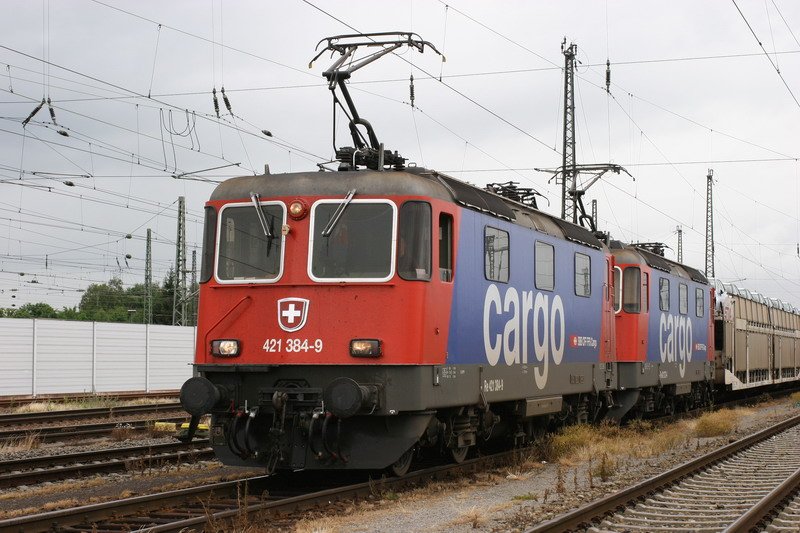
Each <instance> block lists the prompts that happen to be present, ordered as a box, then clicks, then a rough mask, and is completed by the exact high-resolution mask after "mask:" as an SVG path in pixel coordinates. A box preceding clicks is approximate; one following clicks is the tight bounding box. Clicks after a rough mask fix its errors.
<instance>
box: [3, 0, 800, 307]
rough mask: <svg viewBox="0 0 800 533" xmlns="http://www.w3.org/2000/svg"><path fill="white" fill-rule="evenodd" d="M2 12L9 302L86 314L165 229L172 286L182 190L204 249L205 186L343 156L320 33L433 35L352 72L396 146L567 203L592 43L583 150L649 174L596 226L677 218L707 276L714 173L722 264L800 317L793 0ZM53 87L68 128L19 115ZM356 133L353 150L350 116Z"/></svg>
mask: <svg viewBox="0 0 800 533" xmlns="http://www.w3.org/2000/svg"><path fill="white" fill-rule="evenodd" d="M315 6H316V7H315ZM737 6H738V9H737ZM4 7H5V8H6V9H5V16H4V17H2V19H0V35H2V38H1V39H0V91H2V94H0V136H1V138H2V141H1V142H0V180H2V182H0V290H2V292H0V307H10V306H11V305H12V304H16V305H17V306H19V305H21V304H23V303H26V302H35V301H46V302H48V303H50V304H51V305H53V306H54V307H56V308H60V307H63V306H73V305H76V304H77V302H78V301H79V300H80V296H81V292H79V291H80V289H82V288H85V287H86V286H87V285H88V284H89V283H93V282H106V281H108V279H109V278H110V277H111V276H113V275H117V276H120V277H121V278H122V280H123V282H124V283H125V284H126V285H132V284H135V283H141V282H143V280H144V259H145V240H144V238H145V232H146V229H147V228H152V230H153V232H154V239H155V240H154V245H153V255H154V263H153V264H154V266H153V269H154V277H155V279H156V280H161V279H163V277H164V275H165V273H166V272H167V269H168V268H169V267H170V266H171V265H172V264H173V263H174V258H175V249H174V242H175V236H176V223H175V221H176V215H177V198H178V196H180V195H184V196H186V201H187V212H188V215H187V240H188V242H189V250H190V252H189V254H190V257H191V250H192V248H194V247H199V242H200V237H201V227H202V221H201V214H202V207H203V203H204V202H205V201H206V199H207V198H208V196H209V195H210V194H211V191H212V190H213V186H214V184H213V183H209V181H210V180H222V179H225V178H226V177H231V176H235V175H242V174H247V173H253V172H257V173H262V172H263V169H264V165H265V164H269V166H270V169H271V171H272V172H273V173H276V172H290V171H303V170H315V169H316V163H318V162H321V161H325V160H327V159H330V158H332V156H333V148H332V139H331V125H332V112H331V97H330V93H329V91H328V90H327V87H326V85H325V83H324V80H323V78H322V77H321V73H322V71H323V70H325V69H326V68H327V67H328V66H329V64H330V62H331V57H330V56H329V55H324V56H323V57H322V58H320V59H319V60H318V61H317V62H316V63H315V64H314V65H313V67H312V68H311V69H309V68H308V62H309V60H310V59H311V58H312V57H313V56H314V55H315V51H314V47H315V46H316V44H317V42H318V41H319V40H320V39H321V38H323V37H326V36H330V35H337V34H342V33H351V32H353V31H354V30H353V29H355V30H357V31H359V32H376V31H391V30H400V31H414V32H417V33H419V34H420V35H421V36H422V38H424V39H426V40H428V41H430V42H431V43H433V44H434V45H435V46H436V47H437V48H438V49H439V50H440V51H441V52H443V53H444V55H445V56H446V58H447V61H446V62H444V63H442V61H441V59H440V57H439V56H437V55H436V54H435V53H432V52H431V51H428V50H426V52H425V53H424V54H422V55H421V54H419V53H417V52H412V51H403V52H402V53H401V54H400V56H399V57H396V56H389V57H386V58H384V59H382V60H381V61H379V62H377V63H375V64H372V65H370V66H368V67H366V68H364V69H363V70H361V71H359V72H358V73H357V74H356V75H355V76H354V78H353V81H352V85H351V87H352V94H353V97H354V99H355V100H356V104H357V106H358V108H359V111H360V113H361V115H362V116H363V117H365V118H367V119H368V120H369V121H370V122H371V123H372V124H373V125H374V127H375V130H376V132H377V134H378V137H379V138H380V140H381V141H382V142H384V143H385V145H386V147H387V148H390V149H392V150H398V151H399V152H400V153H401V154H402V155H404V156H405V157H407V158H409V160H410V161H413V162H415V163H417V164H418V165H424V166H426V167H429V168H434V169H437V170H440V171H445V172H447V173H450V174H452V175H454V176H456V177H458V178H461V179H464V180H467V181H470V182H472V183H475V184H479V185H484V184H486V183H488V182H500V181H508V180H513V181H518V182H520V186H525V187H533V188H535V189H537V190H539V191H540V192H541V193H542V194H544V195H545V196H546V197H547V199H548V200H549V205H548V203H547V202H546V201H540V205H542V206H543V208H544V209H545V210H546V211H549V212H551V213H555V214H558V213H560V189H559V188H558V187H557V186H556V185H555V184H554V183H550V182H548V179H549V177H550V176H549V175H547V174H544V173H540V172H536V171H535V170H534V168H554V167H557V166H559V165H560V164H561V155H560V152H561V135H562V133H561V132H562V124H561V115H562V108H561V106H562V99H563V98H562V92H563V69H562V67H563V56H562V55H561V42H562V40H563V39H564V38H565V37H566V39H567V41H568V42H575V43H576V44H577V46H578V58H579V60H580V62H581V65H580V66H579V68H578V71H577V74H576V85H577V87H576V129H577V137H578V144H577V152H578V157H577V159H578V162H579V163H604V162H614V163H618V164H621V165H623V166H624V167H625V168H626V169H627V170H628V171H629V172H630V173H631V174H632V175H633V176H634V178H635V180H634V179H631V178H630V177H628V176H625V175H608V176H606V177H605V178H604V179H603V180H601V181H600V182H599V183H598V184H596V185H594V186H593V187H592V188H591V189H590V190H589V192H588V194H587V197H586V204H587V206H588V205H589V204H590V202H591V200H592V199H596V200H597V202H598V211H599V220H600V224H599V225H600V228H601V229H604V230H607V231H610V232H611V234H612V235H613V236H614V237H615V238H618V239H620V240H624V241H629V242H632V241H646V242H652V241H659V242H664V243H665V244H666V245H668V246H669V247H670V248H669V249H668V250H667V256H668V257H671V258H673V259H674V258H675V257H676V253H677V235H676V226H678V225H681V226H682V227H683V246H684V258H685V262H686V263H688V264H690V265H693V266H695V267H697V268H700V269H701V270H702V269H703V268H704V261H705V260H704V251H705V243H704V238H705V202H706V199H705V197H706V193H705V191H706V174H707V171H708V169H709V168H712V169H713V170H714V177H715V180H716V181H715V185H714V186H715V191H714V207H715V215H714V216H715V237H716V274H717V277H718V278H720V279H723V280H738V279H746V280H745V281H740V282H738V284H739V285H743V286H747V287H749V288H751V289H755V290H757V291H759V292H761V293H763V294H765V295H768V296H773V297H779V298H782V299H785V300H787V301H789V302H791V303H793V304H795V305H798V306H800V254H799V251H800V248H799V246H800V245H798V242H800V186H799V184H798V183H799V182H800V165H799V164H798V161H797V158H798V156H800V146H799V145H798V144H799V141H800V131H799V130H800V103H798V99H800V42H799V41H798V39H800V3H798V2H792V1H788V0H774V1H773V0H767V1H766V2H764V1H762V0H737V2H736V3H733V2H731V1H723V0H715V1H707V2H697V1H694V0H687V1H672V2H656V1H642V0H630V1H591V2H590V1H573V2H550V1H543V0H542V1H518V2H511V1H504V2H498V1H493V2H477V1H469V2H468V1H456V2H452V3H451V4H447V5H446V4H445V3H442V2H438V1H434V0H425V1H422V0H417V1H393V2H384V1H381V2H378V1H374V0H373V1H364V2H357V1H353V0H348V1H327V2H323V1H322V0H313V1H311V2H305V1H302V0H286V1H280V2H278V1H274V2H256V1H241V2H233V1H226V2H220V1H219V0H212V1H202V2H201V1H185V2H178V1H170V2H163V1H161V2H152V1H137V2H120V1H114V0H108V1H107V2H106V1H104V2H98V1H91V0H74V1H73V0H69V1H55V0H44V1H43V2H32V1H29V0H19V1H7V2H5V3H4ZM323 10H324V11H325V12H327V14H326V13H325V12H323ZM739 10H741V13H740V11H739ZM754 34H755V36H754ZM759 41H760V43H761V44H762V45H763V49H762V47H761V46H760V45H759ZM607 59H610V61H611V64H612V66H611V71H612V74H611V76H612V84H611V90H610V93H606V91H605V63H606V60H607ZM43 60H44V61H47V62H49V66H48V64H46V63H43ZM776 67H777V69H779V71H780V74H779V73H778V72H777V71H776ZM412 73H413V74H414V78H415V88H416V91H415V93H416V94H415V96H416V98H415V104H416V108H414V109H412V108H411V107H410V106H409V105H408V103H409V88H408V85H409V82H408V78H409V75H410V74H412ZM431 76H432V77H431ZM440 77H441V80H440V79H439V78H440ZM223 86H224V87H225V91H226V94H227V96H228V98H229V101H230V104H231V108H232V111H233V116H232V115H231V114H230V113H228V111H227V109H226V108H225V105H224V102H223V100H222V98H221V94H220V90H221V88H222V87H223ZM213 88H216V89H217V92H218V96H220V98H219V104H220V107H221V109H220V113H221V118H220V119H218V118H217V116H216V114H215V112H214V107H213V99H212V96H211V91H212V89H213ZM148 95H149V97H148ZM43 97H44V98H47V97H49V98H50V99H51V101H52V104H53V108H54V111H55V114H56V123H57V125H54V124H52V122H51V118H50V115H49V112H48V109H47V107H46V106H45V107H44V108H42V109H41V110H40V111H39V112H38V113H37V114H36V115H35V116H34V117H33V118H32V119H31V120H30V122H29V123H28V125H27V127H25V128H23V126H22V124H21V123H22V121H23V119H25V118H26V117H27V116H28V115H29V114H30V113H31V111H33V110H34V108H35V107H36V105H37V104H38V103H39V102H40V101H41V100H42V98H43ZM342 124H343V123H342V121H339V125H340V126H342ZM59 130H61V132H62V134H60V133H59ZM261 130H268V131H270V132H271V133H272V134H273V136H272V137H266V136H265V135H263V134H262V133H261ZM63 133H66V134H68V137H67V136H64V135H63ZM338 139H339V141H338V144H339V145H343V144H351V143H350V142H348V140H349V139H348V137H346V130H345V129H344V127H343V126H342V127H340V128H339V132H338ZM234 164H238V167H239V168H237V167H236V166H227V167H225V168H217V169H215V170H210V171H206V172H198V171H203V170H204V169H210V168H214V167H223V166H225V165H234ZM173 176H178V177H179V178H180V177H183V179H176V178H174V177H173ZM186 178H195V179H191V180H189V179H186ZM198 179H199V180H209V181H198ZM331 179H335V175H333V174H332V175H331ZM65 182H70V183H72V184H73V185H72V186H69V185H67V184H66V183H65ZM127 234H130V235H131V237H132V238H131V239H127V238H126V235H127ZM198 253H199V249H198ZM126 255H130V256H131V257H130V258H129V259H127V258H126ZM21 274H24V275H21ZM34 280H35V281H37V282H38V283H31V282H32V281H34ZM13 289H17V290H15V291H14V290H13ZM12 296H16V298H12Z"/></svg>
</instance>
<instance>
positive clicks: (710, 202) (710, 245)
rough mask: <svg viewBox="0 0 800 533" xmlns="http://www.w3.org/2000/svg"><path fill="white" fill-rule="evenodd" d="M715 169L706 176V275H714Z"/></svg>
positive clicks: (709, 170) (708, 276)
mask: <svg viewBox="0 0 800 533" xmlns="http://www.w3.org/2000/svg"><path fill="white" fill-rule="evenodd" d="M713 187H714V171H713V170H712V169H710V168H709V169H708V175H707V176H706V277H707V278H713V277H714V196H713Z"/></svg>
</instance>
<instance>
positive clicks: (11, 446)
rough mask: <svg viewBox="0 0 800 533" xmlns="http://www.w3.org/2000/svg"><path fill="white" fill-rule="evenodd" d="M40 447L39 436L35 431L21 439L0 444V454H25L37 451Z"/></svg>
mask: <svg viewBox="0 0 800 533" xmlns="http://www.w3.org/2000/svg"><path fill="white" fill-rule="evenodd" d="M41 445H42V441H41V439H40V438H39V434H38V433H37V432H35V431H33V432H30V433H26V434H25V435H23V436H22V437H19V438H16V439H11V440H9V441H5V442H0V453H8V452H26V451H29V450H37V449H39V447H40V446H41Z"/></svg>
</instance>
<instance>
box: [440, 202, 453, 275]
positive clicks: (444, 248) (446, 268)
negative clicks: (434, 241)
mask: <svg viewBox="0 0 800 533" xmlns="http://www.w3.org/2000/svg"><path fill="white" fill-rule="evenodd" d="M439 279H440V280H442V281H447V282H450V281H453V216H452V215H448V214H447V213H441V214H440V215H439Z"/></svg>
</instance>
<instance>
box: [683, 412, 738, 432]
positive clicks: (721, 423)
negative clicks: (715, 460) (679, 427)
mask: <svg viewBox="0 0 800 533" xmlns="http://www.w3.org/2000/svg"><path fill="white" fill-rule="evenodd" d="M741 415H742V413H741V412H739V411H734V410H731V409H721V410H719V411H715V412H713V413H706V414H704V415H703V416H701V417H700V418H698V419H697V422H696V424H695V427H694V434H695V436H696V437H699V438H706V437H720V436H722V435H728V434H730V433H731V432H733V430H734V429H736V427H737V426H738V423H739V418H740V417H741Z"/></svg>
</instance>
